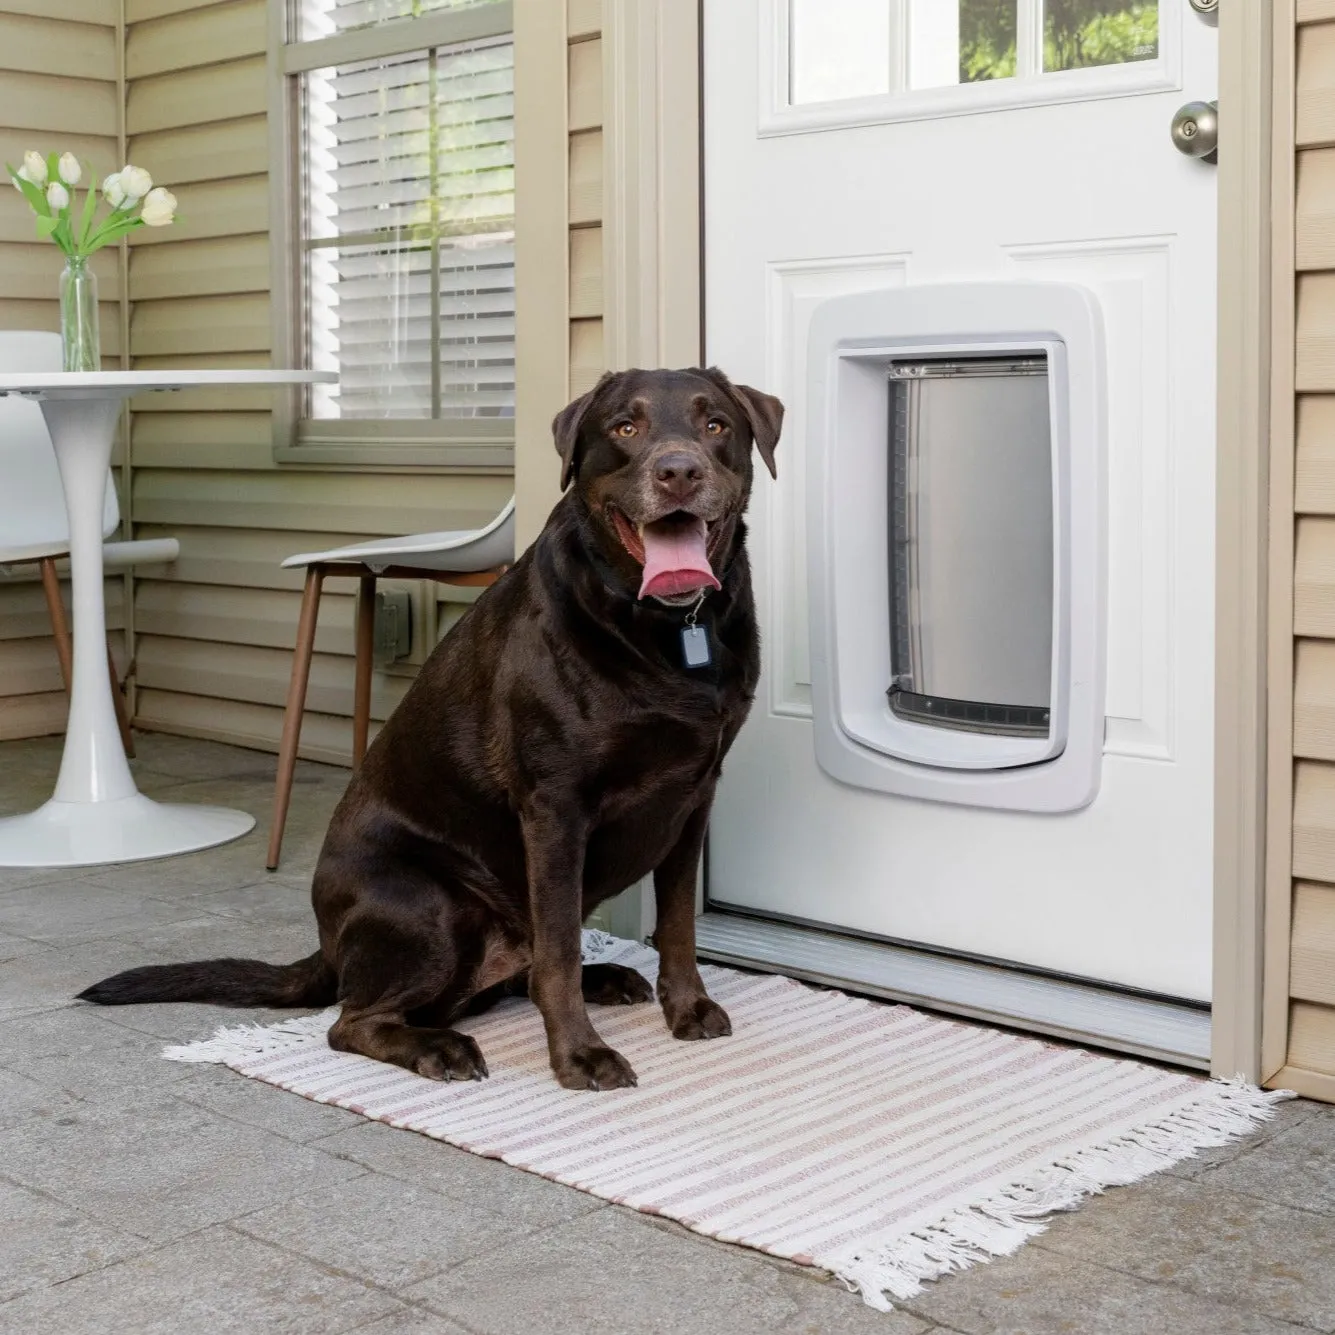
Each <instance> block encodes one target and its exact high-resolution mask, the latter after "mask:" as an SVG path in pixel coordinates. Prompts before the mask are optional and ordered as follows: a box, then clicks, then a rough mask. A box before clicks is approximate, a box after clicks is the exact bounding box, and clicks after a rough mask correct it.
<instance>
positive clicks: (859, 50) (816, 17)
mask: <svg viewBox="0 0 1335 1335" xmlns="http://www.w3.org/2000/svg"><path fill="white" fill-rule="evenodd" d="M791 3H792V9H791V11H790V12H791V14H792V41H791V48H792V76H791V78H792V100H793V101H794V102H834V101H837V100H839V99H840V98H845V97H875V96H876V95H877V94H878V93H888V92H891V91H892V89H891V84H890V57H891V52H890V14H891V9H892V8H893V4H892V0H791ZM947 3H948V0H947Z"/></svg>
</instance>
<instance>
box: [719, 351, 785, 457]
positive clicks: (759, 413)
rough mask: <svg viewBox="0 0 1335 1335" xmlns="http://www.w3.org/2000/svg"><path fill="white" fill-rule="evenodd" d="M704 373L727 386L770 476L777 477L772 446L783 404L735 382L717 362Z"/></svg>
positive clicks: (781, 420) (779, 428) (722, 385)
mask: <svg viewBox="0 0 1335 1335" xmlns="http://www.w3.org/2000/svg"><path fill="white" fill-rule="evenodd" d="M705 374H706V375H707V376H708V377H709V378H710V379H711V380H713V381H714V382H715V384H717V385H718V386H719V388H720V389H724V390H727V392H728V393H729V394H730V395H731V396H732V399H733V401H734V402H735V403H736V404H737V406H738V407H739V408H740V409H741V410H742V412H744V413H745V414H746V420H747V422H748V423H749V424H750V427H751V435H752V437H753V438H754V439H755V442H756V449H758V450H759V451H760V457H761V458H762V459H763V460H764V461H765V467H766V468H768V469H769V475H770V477H773V478H777V477H778V476H779V474H778V472H777V471H776V469H775V467H774V447H775V446H776V445H777V444H778V443H779V432H780V431H782V430H783V404H782V403H780V402H779V400H778V399H776V398H775V397H774V395H773V394H762V393H761V392H760V391H759V390H758V389H752V388H751V386H750V385H734V384H733V383H732V381H731V380H729V379H728V377H727V376H726V375H724V374H723V372H722V371H720V370H719V369H718V367H716V366H711V367H710V368H709V369H708V370H707V371H706V372H705Z"/></svg>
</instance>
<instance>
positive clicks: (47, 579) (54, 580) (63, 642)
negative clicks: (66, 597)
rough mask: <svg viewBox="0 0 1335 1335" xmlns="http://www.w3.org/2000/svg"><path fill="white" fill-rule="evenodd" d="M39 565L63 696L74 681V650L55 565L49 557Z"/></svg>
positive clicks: (67, 692)
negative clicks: (63, 685) (58, 662)
mask: <svg viewBox="0 0 1335 1335" xmlns="http://www.w3.org/2000/svg"><path fill="white" fill-rule="evenodd" d="M40 564H41V568H42V592H43V593H45V594H46V610H47V612H49V613H50V616H51V633H52V634H53V635H54V636H55V638H56V657H57V658H59V659H60V675H61V677H62V678H63V680H64V682H65V694H66V695H68V694H69V689H70V682H71V681H73V680H74V650H73V646H72V644H71V641H70V628H69V623H68V622H67V621H66V620H65V604H64V603H63V602H62V601H61V598H60V579H59V577H58V576H57V575H56V563H55V561H54V560H53V559H52V558H51V557H49V556H48V557H46V558H45V559H44V560H43V561H42V562H41V563H40Z"/></svg>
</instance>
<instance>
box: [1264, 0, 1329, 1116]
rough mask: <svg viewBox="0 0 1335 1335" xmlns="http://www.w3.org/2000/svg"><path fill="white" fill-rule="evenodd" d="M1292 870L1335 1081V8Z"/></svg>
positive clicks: (1307, 274) (1297, 1056)
mask: <svg viewBox="0 0 1335 1335" xmlns="http://www.w3.org/2000/svg"><path fill="white" fill-rule="evenodd" d="M1298 17H1299V29H1298V45H1297V62H1298V63H1297V97H1296V108H1295V110H1296V118H1297V189H1296V198H1295V216H1296V226H1295V231H1294V238H1293V240H1294V253H1295V256H1296V268H1297V272H1296V275H1295V282H1296V292H1295V305H1296V320H1297V332H1296V339H1295V343H1294V375H1295V387H1296V389H1297V395H1298V397H1297V404H1296V431H1295V436H1296V443H1295V456H1294V509H1295V518H1296V531H1295V534H1294V576H1293V578H1294V601H1293V633H1294V636H1295V644H1294V651H1295V652H1294V679H1293V715H1292V725H1293V751H1294V756H1295V770H1294V790H1293V865H1292V873H1293V876H1294V877H1295V878H1296V881H1295V884H1294V888H1293V909H1292V920H1291V938H1290V949H1289V989H1288V990H1289V996H1290V998H1291V1000H1290V1008H1289V1035H1288V1052H1287V1066H1286V1067H1285V1069H1284V1070H1282V1071H1280V1072H1279V1074H1278V1076H1277V1077H1276V1078H1277V1079H1278V1080H1279V1081H1281V1082H1282V1083H1288V1084H1291V1085H1296V1086H1298V1087H1299V1088H1301V1089H1302V1090H1303V1091H1304V1092H1306V1093H1315V1094H1322V1093H1326V1092H1327V1091H1328V1090H1329V1088H1330V1087H1329V1083H1328V1082H1329V1077H1331V1076H1335V21H1333V20H1335V6H1332V5H1330V4H1325V3H1320V4H1319V3H1315V2H1314V0H1306V3H1301V4H1300V5H1299V10H1298Z"/></svg>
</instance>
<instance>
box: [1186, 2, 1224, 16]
mask: <svg viewBox="0 0 1335 1335" xmlns="http://www.w3.org/2000/svg"><path fill="white" fill-rule="evenodd" d="M1191 7H1192V9H1194V10H1195V11H1196V12H1197V13H1198V14H1213V13H1214V12H1215V10H1216V9H1218V8H1219V0H1191Z"/></svg>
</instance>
